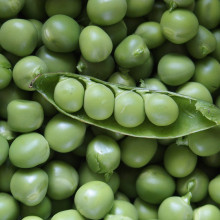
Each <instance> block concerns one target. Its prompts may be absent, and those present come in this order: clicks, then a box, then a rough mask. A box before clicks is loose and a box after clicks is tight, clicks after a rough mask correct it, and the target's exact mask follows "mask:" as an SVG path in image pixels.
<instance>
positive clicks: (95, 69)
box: [76, 55, 115, 80]
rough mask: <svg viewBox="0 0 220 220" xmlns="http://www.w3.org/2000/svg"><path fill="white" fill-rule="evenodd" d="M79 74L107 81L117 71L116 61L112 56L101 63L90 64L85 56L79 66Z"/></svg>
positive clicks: (81, 58) (80, 60)
mask: <svg viewBox="0 0 220 220" xmlns="http://www.w3.org/2000/svg"><path fill="white" fill-rule="evenodd" d="M76 68H77V70H78V72H79V74H82V75H88V76H93V77H95V78H98V79H101V80H106V79H107V78H108V77H109V76H110V75H111V74H112V73H113V72H114V69H115V61H114V59H113V57H112V56H111V55H110V56H108V57H107V58H106V59H105V60H103V61H101V62H95V63H94V62H89V61H87V60H85V58H84V57H83V56H81V57H80V59H79V61H78V63H77V66H76Z"/></svg>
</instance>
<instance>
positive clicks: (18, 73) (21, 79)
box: [13, 56, 48, 91]
mask: <svg viewBox="0 0 220 220" xmlns="http://www.w3.org/2000/svg"><path fill="white" fill-rule="evenodd" d="M47 71H48V69H47V65H46V63H45V62H44V61H43V60H41V59H40V58H39V57H37V56H27V57H24V58H22V59H20V60H19V61H18V62H17V63H16V64H15V66H14V69H13V80H14V82H15V84H16V85H17V86H18V87H19V88H20V89H23V90H26V91H33V90H34V88H31V87H30V84H31V82H32V80H33V79H34V78H35V77H36V76H37V75H38V74H42V73H45V72H47Z"/></svg>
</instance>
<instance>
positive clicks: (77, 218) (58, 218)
mask: <svg viewBox="0 0 220 220" xmlns="http://www.w3.org/2000/svg"><path fill="white" fill-rule="evenodd" d="M63 219H65V220H72V219H74V220H85V218H84V217H83V216H82V215H81V214H80V213H79V212H78V211H77V210H74V209H69V210H65V211H61V212H58V213H56V214H55V215H54V216H53V217H52V218H51V220H63Z"/></svg>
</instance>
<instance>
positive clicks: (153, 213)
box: [134, 197, 158, 220]
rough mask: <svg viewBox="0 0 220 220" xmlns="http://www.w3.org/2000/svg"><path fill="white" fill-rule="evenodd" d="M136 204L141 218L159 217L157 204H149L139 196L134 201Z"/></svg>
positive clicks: (144, 219) (142, 219)
mask: <svg viewBox="0 0 220 220" xmlns="http://www.w3.org/2000/svg"><path fill="white" fill-rule="evenodd" d="M134 206H135V207H136V209H137V211H138V217H139V219H141V220H146V219H156V218H158V214H157V212H158V207H157V206H156V205H152V204H148V203H146V202H144V201H143V200H142V199H140V198H139V197H137V198H136V199H135V201H134Z"/></svg>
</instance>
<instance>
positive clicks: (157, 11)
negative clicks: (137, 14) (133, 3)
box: [147, 1, 167, 22]
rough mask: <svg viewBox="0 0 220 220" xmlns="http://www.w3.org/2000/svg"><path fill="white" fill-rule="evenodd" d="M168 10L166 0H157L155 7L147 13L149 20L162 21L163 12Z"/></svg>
mask: <svg viewBox="0 0 220 220" xmlns="http://www.w3.org/2000/svg"><path fill="white" fill-rule="evenodd" d="M166 10H167V5H166V4H165V2H164V1H155V2H154V4H153V8H152V10H151V11H150V13H149V14H148V15H147V18H148V20H149V21H155V22H160V19H161V17H162V15H163V13H164V12H165V11H166Z"/></svg>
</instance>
